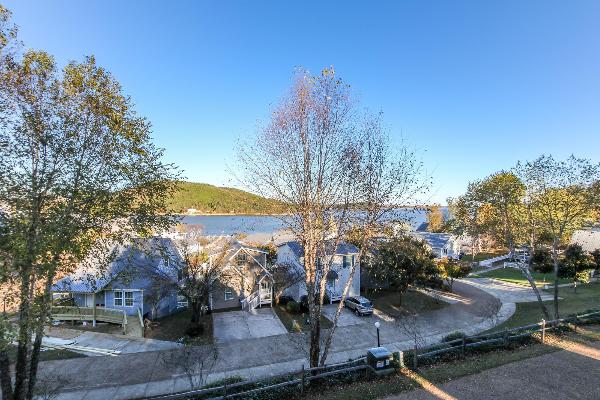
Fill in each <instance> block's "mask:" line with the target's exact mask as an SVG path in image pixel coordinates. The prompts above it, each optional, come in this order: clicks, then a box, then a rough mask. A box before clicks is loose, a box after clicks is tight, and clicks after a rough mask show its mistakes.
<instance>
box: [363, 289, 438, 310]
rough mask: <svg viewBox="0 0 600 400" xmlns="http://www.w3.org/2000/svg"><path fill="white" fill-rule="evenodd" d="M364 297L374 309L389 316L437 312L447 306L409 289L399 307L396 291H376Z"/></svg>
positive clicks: (398, 296)
mask: <svg viewBox="0 0 600 400" xmlns="http://www.w3.org/2000/svg"><path fill="white" fill-rule="evenodd" d="M366 297H368V298H369V299H370V300H371V301H372V302H373V306H374V307H375V308H376V309H378V310H380V311H383V312H384V313H386V314H388V315H391V316H402V315H407V314H413V313H421V312H424V311H431V310H438V309H440V308H443V307H446V306H447V305H448V304H447V303H445V302H443V301H441V300H436V299H434V298H433V297H431V296H428V295H426V294H424V293H421V292H418V291H415V290H410V289H409V290H408V291H407V292H406V293H404V294H403V295H402V305H400V295H399V293H398V292H397V291H392V290H386V291H378V292H373V293H370V294H368V295H367V296H366Z"/></svg>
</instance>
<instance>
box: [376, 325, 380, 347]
mask: <svg viewBox="0 0 600 400" xmlns="http://www.w3.org/2000/svg"><path fill="white" fill-rule="evenodd" d="M380 326H381V324H380V323H379V321H377V322H375V328H377V347H381V344H380V343H379V327H380Z"/></svg>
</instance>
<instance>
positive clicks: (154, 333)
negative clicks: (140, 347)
mask: <svg viewBox="0 0 600 400" xmlns="http://www.w3.org/2000/svg"><path fill="white" fill-rule="evenodd" d="M191 315H192V314H191V311H189V310H184V311H181V312H179V313H176V314H172V315H169V316H167V317H164V318H161V319H158V320H156V321H155V323H154V324H152V328H151V329H146V332H145V337H146V338H148V339H158V340H169V341H172V342H179V341H181V340H187V339H190V336H189V335H188V333H189V331H188V328H189V326H190V320H191ZM200 325H201V326H202V328H201V334H199V335H198V336H194V337H193V340H194V343H196V344H210V343H212V342H213V324H212V315H211V314H206V315H204V316H202V318H201V320H200Z"/></svg>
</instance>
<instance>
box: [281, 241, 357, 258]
mask: <svg viewBox="0 0 600 400" xmlns="http://www.w3.org/2000/svg"><path fill="white" fill-rule="evenodd" d="M286 245H287V246H288V247H289V248H290V249H291V250H292V251H293V252H294V254H295V255H296V257H298V258H300V257H304V247H302V244H300V242H298V241H295V240H293V241H289V242H285V243H282V244H280V245H279V246H286ZM332 248H333V243H332V242H329V243H328V246H327V253H328V254H331V250H332ZM357 253H358V248H357V247H356V246H355V245H353V244H351V243H347V242H340V243H338V245H337V249H336V251H335V254H339V255H345V254H357Z"/></svg>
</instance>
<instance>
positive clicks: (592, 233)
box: [571, 229, 600, 252]
mask: <svg viewBox="0 0 600 400" xmlns="http://www.w3.org/2000/svg"><path fill="white" fill-rule="evenodd" d="M571 243H577V244H579V245H580V246H581V247H582V248H583V250H584V251H587V252H592V251H594V250H596V249H600V231H598V230H594V229H592V230H579V231H575V232H573V236H572V237H571Z"/></svg>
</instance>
